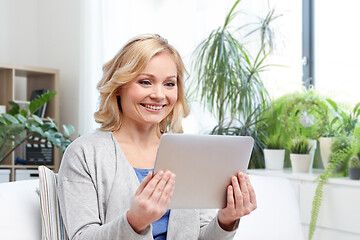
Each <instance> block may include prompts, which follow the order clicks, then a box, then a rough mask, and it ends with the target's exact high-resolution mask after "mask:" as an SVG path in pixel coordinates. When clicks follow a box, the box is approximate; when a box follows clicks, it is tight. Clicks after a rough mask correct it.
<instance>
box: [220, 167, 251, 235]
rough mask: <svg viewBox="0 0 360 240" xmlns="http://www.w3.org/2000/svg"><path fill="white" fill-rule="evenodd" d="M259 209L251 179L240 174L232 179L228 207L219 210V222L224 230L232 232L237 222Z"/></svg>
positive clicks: (229, 187) (228, 194)
mask: <svg viewBox="0 0 360 240" xmlns="http://www.w3.org/2000/svg"><path fill="white" fill-rule="evenodd" d="M256 207H257V204H256V196H255V191H254V188H253V187H252V185H251V183H250V180H249V177H248V176H247V175H246V174H244V173H242V172H239V173H238V174H237V176H236V177H235V176H234V177H232V178H231V184H230V185H229V186H228V188H227V205H226V207H225V208H223V209H221V210H219V213H218V221H219V225H220V227H221V228H222V229H224V230H226V231H232V230H233V228H234V225H235V223H236V221H237V220H239V219H240V218H241V217H243V216H246V215H248V214H250V213H251V212H252V211H254V210H255V209H256Z"/></svg>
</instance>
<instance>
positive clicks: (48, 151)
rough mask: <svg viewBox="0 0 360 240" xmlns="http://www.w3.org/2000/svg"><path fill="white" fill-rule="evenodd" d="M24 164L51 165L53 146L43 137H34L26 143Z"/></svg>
mask: <svg viewBox="0 0 360 240" xmlns="http://www.w3.org/2000/svg"><path fill="white" fill-rule="evenodd" d="M25 164H26V165H53V164H54V146H53V145H52V144H51V143H50V142H48V141H46V140H45V139H42V138H39V137H35V138H32V139H30V140H29V141H28V142H27V143H26V161H25Z"/></svg>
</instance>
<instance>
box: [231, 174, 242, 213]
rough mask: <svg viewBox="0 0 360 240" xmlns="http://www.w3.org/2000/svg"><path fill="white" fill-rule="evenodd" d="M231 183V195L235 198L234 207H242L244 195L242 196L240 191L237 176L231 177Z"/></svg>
mask: <svg viewBox="0 0 360 240" xmlns="http://www.w3.org/2000/svg"><path fill="white" fill-rule="evenodd" d="M231 185H232V188H233V192H234V194H233V196H234V199H235V206H234V207H235V208H239V207H242V206H243V202H244V197H243V194H242V192H241V189H240V185H239V181H238V178H237V177H235V176H234V177H232V178H231Z"/></svg>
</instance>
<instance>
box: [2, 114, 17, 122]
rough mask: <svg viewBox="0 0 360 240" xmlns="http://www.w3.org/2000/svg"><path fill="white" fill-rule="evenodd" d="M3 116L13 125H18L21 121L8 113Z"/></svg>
mask: <svg viewBox="0 0 360 240" xmlns="http://www.w3.org/2000/svg"><path fill="white" fill-rule="evenodd" d="M2 116H3V117H4V118H5V119H6V120H7V121H8V122H10V123H12V124H18V123H19V121H18V120H17V119H16V118H15V117H14V116H12V115H10V114H8V113H3V114H2Z"/></svg>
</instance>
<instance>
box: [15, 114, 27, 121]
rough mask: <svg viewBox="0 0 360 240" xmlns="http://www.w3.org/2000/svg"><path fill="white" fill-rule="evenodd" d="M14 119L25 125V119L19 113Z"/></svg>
mask: <svg viewBox="0 0 360 240" xmlns="http://www.w3.org/2000/svg"><path fill="white" fill-rule="evenodd" d="M15 117H16V118H17V119H18V120H19V122H20V123H25V122H26V120H27V119H26V118H25V117H24V116H23V115H21V114H20V113H18V114H16V116H15Z"/></svg>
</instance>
